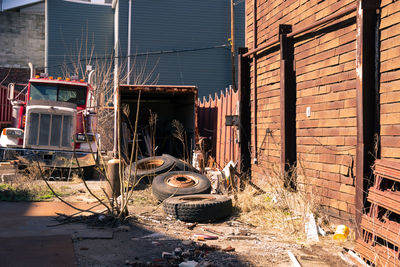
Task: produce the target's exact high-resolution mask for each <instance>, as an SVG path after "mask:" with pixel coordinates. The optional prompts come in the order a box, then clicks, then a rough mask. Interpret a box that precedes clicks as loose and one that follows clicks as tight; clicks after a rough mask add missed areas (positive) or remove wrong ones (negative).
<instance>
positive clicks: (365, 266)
mask: <svg viewBox="0 0 400 267" xmlns="http://www.w3.org/2000/svg"><path fill="white" fill-rule="evenodd" d="M345 251H347V254H348V255H349V256H350V257H351V258H352V259H354V261H355V262H356V264H357V266H362V267H368V266H369V265H368V264H367V263H365V261H363V259H361V258H360V257H359V256H358V255H357V254H356V253H354V251H352V250H351V249H349V250H347V249H345Z"/></svg>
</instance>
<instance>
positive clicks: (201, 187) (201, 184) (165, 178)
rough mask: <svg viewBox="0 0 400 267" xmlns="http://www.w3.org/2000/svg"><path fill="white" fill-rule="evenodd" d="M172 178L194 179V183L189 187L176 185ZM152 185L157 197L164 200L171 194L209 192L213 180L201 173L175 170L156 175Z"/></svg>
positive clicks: (182, 194)
mask: <svg viewBox="0 0 400 267" xmlns="http://www.w3.org/2000/svg"><path fill="white" fill-rule="evenodd" d="M171 180H178V181H189V182H191V181H193V182H194V184H192V185H188V186H187V187H178V186H174V185H173V184H172V183H171ZM151 187H152V190H153V194H154V195H155V196H156V197H157V199H158V200H160V201H163V200H164V199H166V198H169V197H170V196H185V195H194V194H208V193H210V191H211V182H210V180H209V179H208V178H207V177H205V176H203V175H201V174H199V173H195V172H186V171H174V172H169V173H164V174H160V175H158V176H156V177H155V178H154V180H153V184H152V186H151Z"/></svg>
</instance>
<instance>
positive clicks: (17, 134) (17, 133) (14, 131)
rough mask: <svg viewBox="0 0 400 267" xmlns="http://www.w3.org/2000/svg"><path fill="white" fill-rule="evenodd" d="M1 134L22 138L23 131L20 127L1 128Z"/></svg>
mask: <svg viewBox="0 0 400 267" xmlns="http://www.w3.org/2000/svg"><path fill="white" fill-rule="evenodd" d="M3 135H7V136H9V137H16V138H23V137H24V131H23V130H21V129H7V128H6V129H3Z"/></svg>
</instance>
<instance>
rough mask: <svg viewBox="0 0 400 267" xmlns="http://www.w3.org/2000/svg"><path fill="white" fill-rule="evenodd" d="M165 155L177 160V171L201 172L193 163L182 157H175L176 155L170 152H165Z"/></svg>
mask: <svg viewBox="0 0 400 267" xmlns="http://www.w3.org/2000/svg"><path fill="white" fill-rule="evenodd" d="M163 156H166V157H170V158H171V159H173V160H174V161H175V166H176V168H175V170H177V171H190V172H197V173H200V172H199V171H198V170H197V169H196V168H194V167H193V166H192V165H190V164H189V163H187V162H185V161H183V160H181V159H178V158H175V157H174V156H171V155H169V154H163Z"/></svg>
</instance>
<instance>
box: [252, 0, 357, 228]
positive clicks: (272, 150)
mask: <svg viewBox="0 0 400 267" xmlns="http://www.w3.org/2000/svg"><path fill="white" fill-rule="evenodd" d="M252 2H253V1H252V0H250V1H249V0H247V2H246V3H247V8H246V14H247V32H246V34H247V36H246V40H247V46H248V47H249V48H252V46H253V33H252V29H253V28H252V27H253V25H252V20H253V18H252V16H253V14H252V10H253V7H252ZM257 2H259V3H258V7H257V18H258V19H257V37H258V38H257V45H259V44H261V43H262V42H263V41H264V40H267V41H268V40H271V38H278V27H279V24H291V25H292V26H293V29H298V28H300V27H303V26H306V25H308V24H309V23H311V22H314V21H316V20H319V19H321V18H324V17H326V16H328V15H330V14H332V13H334V12H335V11H338V10H341V9H343V8H344V7H346V6H348V5H349V4H352V3H354V1H348V0H347V1H340V2H337V1H332V0H327V1H323V2H321V3H319V2H320V1H285V2H282V1H274V2H266V1H257ZM317 30H318V31H317V32H316V33H312V31H310V32H311V33H310V34H306V35H300V36H298V37H297V38H295V45H294V47H295V48H294V60H295V71H296V87H297V88H296V90H297V93H296V98H297V99H296V135H297V139H296V143H297V160H298V163H299V164H298V181H299V184H300V185H301V184H304V185H311V188H309V189H310V190H312V192H313V194H315V195H316V199H318V201H319V203H320V204H321V205H322V206H323V207H324V208H325V210H326V211H327V212H328V213H329V214H330V215H332V216H333V217H335V218H341V219H345V220H346V219H349V218H351V217H353V215H354V213H355V207H354V194H355V187H354V181H353V177H354V175H355V163H354V160H355V151H356V98H355V97H356V91H355V79H356V75H355V56H356V54H355V48H356V46H355V39H356V32H355V30H356V20H355V12H354V13H353V14H350V15H347V16H345V17H343V18H341V19H339V20H337V21H334V22H332V23H329V24H328V25H325V26H322V27H319V28H317ZM252 68H253V66H252ZM253 86H254V79H252V88H253ZM251 97H252V99H251V100H252V102H253V100H254V95H253V94H252V96H251ZM307 107H309V108H310V110H311V116H310V117H307V116H306V108H307ZM252 116H254V114H252ZM252 122H253V121H252ZM252 127H253V128H254V123H252ZM267 128H269V129H271V130H272V134H266V129H267ZM255 148H256V149H257V151H260V153H259V154H258V156H257V159H258V164H253V166H252V171H253V173H252V174H253V178H254V179H255V180H256V181H257V182H259V183H262V179H267V176H268V175H269V173H270V172H269V171H268V168H269V167H271V163H276V164H278V163H279V162H280V52H279V47H276V48H272V49H271V50H270V51H266V52H264V53H263V54H261V55H260V56H259V57H258V59H257V146H256V147H255V146H254V140H253V143H252V149H253V150H254V149H255ZM303 188H304V187H303Z"/></svg>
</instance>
